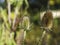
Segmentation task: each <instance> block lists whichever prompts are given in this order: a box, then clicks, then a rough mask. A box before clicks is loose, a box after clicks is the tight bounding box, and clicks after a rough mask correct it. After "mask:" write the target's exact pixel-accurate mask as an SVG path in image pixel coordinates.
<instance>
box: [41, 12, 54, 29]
mask: <svg viewBox="0 0 60 45" xmlns="http://www.w3.org/2000/svg"><path fill="white" fill-rule="evenodd" d="M41 22H42V27H46V28H48V29H51V28H52V25H53V14H52V12H51V11H46V13H45V14H44V16H43V17H42V21H41Z"/></svg>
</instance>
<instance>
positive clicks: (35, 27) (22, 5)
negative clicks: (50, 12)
mask: <svg viewBox="0 0 60 45" xmlns="http://www.w3.org/2000/svg"><path fill="white" fill-rule="evenodd" d="M5 1H7V0H5ZM8 1H9V2H10V3H11V7H12V8H11V10H14V11H15V9H16V8H18V10H19V11H18V15H19V16H20V17H19V18H21V17H22V16H23V20H22V22H20V23H19V26H17V30H18V31H16V33H17V37H19V35H20V33H21V32H20V30H21V29H22V28H23V29H24V31H25V32H24V35H23V36H24V42H23V45H39V43H40V40H41V36H42V33H43V30H42V29H40V26H41V23H40V22H41V21H40V12H41V11H42V10H46V8H47V3H46V2H48V1H47V0H35V1H34V0H28V1H27V0H8ZM31 1H32V2H31ZM40 2H41V3H40ZM49 4H50V8H52V9H54V8H56V7H57V6H58V5H59V4H60V0H50V1H49ZM56 4H57V6H56ZM55 6H56V7H55ZM58 8H59V6H58ZM56 9H57V8H56ZM7 10H8V9H7V2H4V3H0V45H16V42H15V40H14V35H15V32H11V25H10V24H9V22H8V14H7ZM21 10H22V12H21ZM14 11H11V17H10V18H11V19H12V20H14V18H15V12H14ZM53 32H55V33H56V34H60V18H56V19H54V21H53ZM45 38H47V41H50V42H51V44H52V45H54V44H53V42H54V41H55V40H57V42H56V43H58V45H60V44H59V43H60V42H59V41H60V38H59V37H57V38H53V37H51V35H50V34H48V36H47V37H45ZM45 40H46V39H45ZM48 43H49V42H48Z"/></svg>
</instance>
